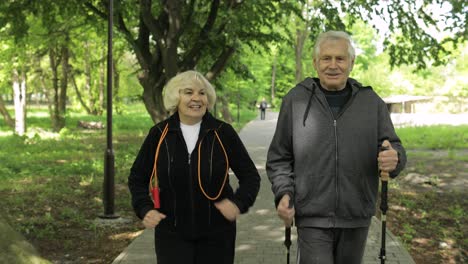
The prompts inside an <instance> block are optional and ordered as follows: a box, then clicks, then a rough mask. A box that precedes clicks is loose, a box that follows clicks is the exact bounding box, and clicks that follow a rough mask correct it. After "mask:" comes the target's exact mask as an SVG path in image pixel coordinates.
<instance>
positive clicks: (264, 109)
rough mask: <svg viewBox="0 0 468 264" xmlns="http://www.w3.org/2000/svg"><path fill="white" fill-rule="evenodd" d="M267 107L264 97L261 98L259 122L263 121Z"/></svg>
mask: <svg viewBox="0 0 468 264" xmlns="http://www.w3.org/2000/svg"><path fill="white" fill-rule="evenodd" d="M267 107H268V103H267V101H266V100H265V97H263V98H262V101H261V102H260V106H259V108H260V119H261V120H265V112H266V109H267Z"/></svg>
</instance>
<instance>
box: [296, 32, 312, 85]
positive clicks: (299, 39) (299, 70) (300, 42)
mask: <svg viewBox="0 0 468 264" xmlns="http://www.w3.org/2000/svg"><path fill="white" fill-rule="evenodd" d="M308 34H309V33H308V31H307V29H299V28H298V29H297V30H296V45H295V49H294V53H295V59H296V83H299V82H301V81H302V80H303V79H304V72H303V67H302V52H303V50H304V43H305V40H306V39H307V36H308Z"/></svg>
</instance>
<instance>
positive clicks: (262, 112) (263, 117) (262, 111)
mask: <svg viewBox="0 0 468 264" xmlns="http://www.w3.org/2000/svg"><path fill="white" fill-rule="evenodd" d="M265 112H266V109H260V119H261V120H265Z"/></svg>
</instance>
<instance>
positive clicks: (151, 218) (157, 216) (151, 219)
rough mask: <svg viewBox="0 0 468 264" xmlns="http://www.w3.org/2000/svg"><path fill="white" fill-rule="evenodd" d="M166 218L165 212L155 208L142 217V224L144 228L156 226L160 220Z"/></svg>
mask: <svg viewBox="0 0 468 264" xmlns="http://www.w3.org/2000/svg"><path fill="white" fill-rule="evenodd" d="M164 218H166V215H165V214H161V213H160V212H158V211H156V210H150V211H148V213H146V215H145V217H144V218H143V225H144V226H145V227H146V228H154V227H156V226H157V225H158V224H159V222H161V220H163V219H164Z"/></svg>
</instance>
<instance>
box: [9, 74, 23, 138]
mask: <svg viewBox="0 0 468 264" xmlns="http://www.w3.org/2000/svg"><path fill="white" fill-rule="evenodd" d="M12 79H13V80H12V81H13V98H14V99H13V100H14V106H15V133H16V134H18V135H20V136H22V135H24V133H26V74H25V73H24V71H21V74H19V73H18V71H17V70H16V69H15V70H13V77H12Z"/></svg>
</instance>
